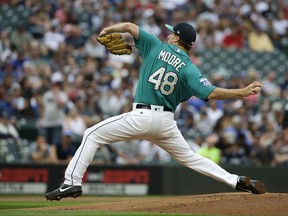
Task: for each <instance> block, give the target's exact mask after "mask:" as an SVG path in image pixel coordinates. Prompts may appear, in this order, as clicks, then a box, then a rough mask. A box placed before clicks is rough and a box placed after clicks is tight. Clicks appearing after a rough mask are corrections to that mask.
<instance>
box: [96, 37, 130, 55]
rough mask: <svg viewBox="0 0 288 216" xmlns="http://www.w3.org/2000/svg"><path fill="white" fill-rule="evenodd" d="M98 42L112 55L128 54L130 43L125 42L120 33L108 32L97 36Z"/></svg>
mask: <svg viewBox="0 0 288 216" xmlns="http://www.w3.org/2000/svg"><path fill="white" fill-rule="evenodd" d="M97 40H98V42H99V43H101V44H102V45H103V46H105V47H106V49H107V50H109V51H110V52H111V53H112V54H114V55H130V54H131V52H132V46H131V44H129V43H127V42H126V41H125V40H124V39H123V37H122V35H121V34H120V33H110V34H105V35H101V36H98V37H97Z"/></svg>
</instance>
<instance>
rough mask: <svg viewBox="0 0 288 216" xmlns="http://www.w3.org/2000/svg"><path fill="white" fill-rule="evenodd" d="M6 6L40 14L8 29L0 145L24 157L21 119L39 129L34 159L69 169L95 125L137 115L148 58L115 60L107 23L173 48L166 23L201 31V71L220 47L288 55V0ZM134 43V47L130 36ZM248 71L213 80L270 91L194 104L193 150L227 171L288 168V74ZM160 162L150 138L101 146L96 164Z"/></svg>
mask: <svg viewBox="0 0 288 216" xmlns="http://www.w3.org/2000/svg"><path fill="white" fill-rule="evenodd" d="M0 3H1V4H0V7H1V8H4V7H6V8H9V7H19V6H21V8H22V9H23V8H24V9H27V10H29V12H30V14H29V17H28V19H27V21H25V22H21V20H20V21H19V22H18V23H17V25H16V26H15V27H14V26H13V27H11V26H8V27H5V28H4V27H2V26H0V110H1V115H0V141H1V140H2V141H4V140H7V139H12V140H13V142H14V143H17V145H18V147H19V149H20V150H21V145H22V144H23V142H24V140H25V141H26V143H27V139H28V138H27V134H25V133H23V132H22V133H21V131H20V129H19V127H18V126H19V121H21V122H22V123H23V121H24V122H26V123H27V122H29V123H30V127H31V125H32V127H33V126H34V127H35V128H36V129H37V130H36V132H35V134H34V135H35V136H34V137H33V138H32V139H28V148H29V150H28V153H27V155H28V156H27V157H26V158H25V160H24V161H25V162H28V161H30V162H31V161H32V162H42V163H43V162H44V163H45V162H46V163H47V162H55V163H57V162H67V161H69V160H70V159H71V157H72V156H73V154H74V153H75V150H76V149H77V147H78V146H79V145H80V144H81V137H82V135H83V133H84V131H85V129H86V128H88V127H90V126H92V125H94V124H96V123H98V122H99V121H101V120H103V119H105V118H107V117H110V116H114V115H118V114H121V113H123V112H127V111H129V110H131V108H132V101H133V95H134V89H135V86H136V85H137V77H138V71H139V68H140V66H141V59H140V56H139V55H138V53H137V50H134V51H133V53H132V54H131V55H129V56H115V55H111V54H109V53H108V52H107V51H106V50H105V48H104V47H103V46H102V45H100V44H99V43H98V42H97V40H96V37H97V34H98V33H99V32H100V30H101V29H102V28H103V27H104V26H109V25H111V24H114V23H118V22H124V21H131V22H134V23H136V24H138V25H139V26H140V27H141V28H143V29H145V30H146V31H148V32H150V33H152V34H155V35H156V36H157V37H159V38H160V39H161V40H163V41H166V37H167V35H168V34H169V32H167V30H166V29H165V27H164V24H166V23H169V24H171V25H173V24H175V23H177V22H181V21H183V22H188V23H190V24H192V25H193V26H194V27H195V29H196V31H197V33H198V35H197V40H196V44H195V46H194V47H193V50H192V52H191V54H190V56H191V60H192V61H193V62H194V64H196V65H200V64H205V62H202V61H201V56H200V55H198V51H203V50H208V49H213V48H215V47H219V48H221V49H229V48H233V49H236V50H237V49H250V50H251V52H274V51H275V50H278V51H280V52H284V53H286V54H287V55H288V51H287V50H288V1H286V0H279V1H273V0H178V1H173V0H159V1H155V0H154V1H147V0H138V1H136V0H129V1H128V0H104V1H100V0H49V1H47V0H40V1H38V0H37V1H36V0H10V1H5V0H2V1H0ZM2 11H3V10H2ZM125 37H126V35H125ZM126 40H127V41H129V42H131V43H133V39H132V38H130V37H129V36H128V35H127V37H126ZM201 72H202V73H203V74H204V76H205V75H206V73H207V72H206V71H201ZM210 73H212V74H213V71H211V72H210ZM231 73H232V72H231ZM233 73H235V71H234V72H233ZM236 73H238V72H236ZM245 73H246V75H245V76H242V78H241V79H239V78H238V79H225V77H219V76H216V75H215V76H209V77H207V78H208V79H209V80H210V81H211V83H212V84H213V85H216V86H219V87H226V88H241V87H243V86H244V85H246V84H248V83H249V82H251V81H254V80H259V81H260V82H262V84H263V87H262V91H261V94H259V95H257V96H251V97H247V98H244V99H239V100H231V101H230V100H228V101H209V102H207V103H206V102H203V101H201V100H199V99H197V98H194V97H192V98H191V99H190V100H188V101H187V102H184V103H183V104H181V105H179V107H178V109H177V110H176V112H175V121H177V123H178V125H179V128H180V130H181V132H182V133H183V135H184V136H185V137H186V139H187V141H188V143H189V145H190V147H191V148H192V149H193V150H194V151H195V152H198V153H199V154H201V155H204V156H205V157H209V158H210V159H212V160H213V161H215V162H216V163H218V164H231V165H256V166H261V165H273V166H278V165H288V68H287V73H286V75H285V77H282V78H281V79H279V77H277V73H276V72H275V71H270V72H269V73H267V74H265V75H263V76H262V75H261V71H255V70H254V71H246V72H245ZM21 122H20V123H21ZM30 133H31V132H30ZM25 135H26V136H25ZM0 147H1V146H0ZM0 151H1V148H0ZM0 153H1V152H0ZM0 155H1V154H0ZM1 157H3V154H2V156H1ZM19 157H20V156H19ZM152 162H156V163H169V162H173V159H172V158H170V156H169V155H167V153H166V152H164V151H163V150H162V149H160V148H159V147H157V146H156V145H155V144H153V143H149V142H147V141H145V140H135V141H130V142H121V143H115V144H112V145H109V146H106V145H104V146H101V147H100V148H99V150H98V151H97V153H96V155H95V158H94V161H93V163H95V164H107V163H118V164H140V163H152Z"/></svg>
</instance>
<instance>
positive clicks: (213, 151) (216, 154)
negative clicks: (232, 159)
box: [197, 134, 221, 164]
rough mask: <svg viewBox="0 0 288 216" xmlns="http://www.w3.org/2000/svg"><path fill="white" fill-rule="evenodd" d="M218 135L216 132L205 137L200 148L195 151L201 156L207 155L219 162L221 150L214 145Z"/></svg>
mask: <svg viewBox="0 0 288 216" xmlns="http://www.w3.org/2000/svg"><path fill="white" fill-rule="evenodd" d="M218 140H219V137H218V135H216V134H211V135H209V136H207V137H206V139H205V142H204V143H202V145H201V147H200V149H199V150H198V151H197V153H198V154H200V155H202V156H203V157H207V158H209V159H210V160H212V161H214V162H215V163H217V164H220V162H221V150H220V149H218V148H217V147H215V145H216V143H217V142H218Z"/></svg>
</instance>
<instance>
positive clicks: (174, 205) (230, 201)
mask: <svg viewBox="0 0 288 216" xmlns="http://www.w3.org/2000/svg"><path fill="white" fill-rule="evenodd" d="M80 199H81V201H83V200H82V199H87V201H90V202H91V200H95V204H82V205H75V206H65V207H64V206H63V207H53V209H59V210H64V209H65V210H85V211H87V210H88V211H89V210H91V211H95V210H103V211H130V212H133V211H135V212H150V213H153V212H156V213H176V214H221V215H261V216H263V215H273V216H274V215H288V205H287V204H288V193H267V194H263V195H255V194H248V193H221V194H209V195H192V196H176V197H175V196H173V197H163V198H159V197H157V198H155V197H154V198H147V197H124V198H123V197H111V198H107V197H103V198H101V197H81V198H80ZM48 208H49V209H51V207H48ZM45 209H47V208H45Z"/></svg>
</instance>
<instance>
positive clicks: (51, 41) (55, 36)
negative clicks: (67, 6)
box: [43, 25, 65, 52]
mask: <svg viewBox="0 0 288 216" xmlns="http://www.w3.org/2000/svg"><path fill="white" fill-rule="evenodd" d="M43 40H44V44H45V45H46V46H47V47H48V49H49V50H51V51H53V52H55V51H57V50H58V49H59V46H60V44H61V43H63V42H64V40H65V37H64V35H63V34H61V33H60V32H58V31H57V27H56V26H55V25H53V26H51V27H50V30H49V31H47V32H46V33H45V34H44V39H43Z"/></svg>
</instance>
